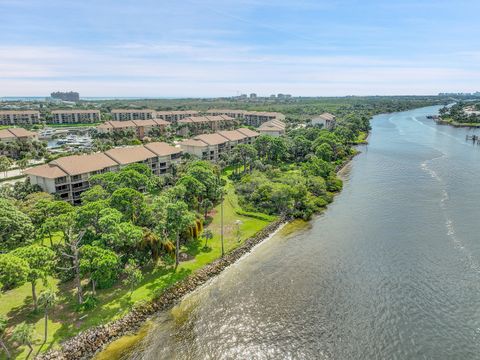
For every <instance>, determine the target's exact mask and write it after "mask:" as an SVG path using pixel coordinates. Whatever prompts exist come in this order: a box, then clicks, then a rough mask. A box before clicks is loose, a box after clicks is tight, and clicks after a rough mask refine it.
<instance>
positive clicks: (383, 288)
mask: <svg viewBox="0 0 480 360" xmlns="http://www.w3.org/2000/svg"><path fill="white" fill-rule="evenodd" d="M437 111H438V107H429V108H422V109H416V110H413V111H407V112H402V113H395V114H387V115H380V116H376V117H375V118H374V119H373V120H372V126H373V130H372V132H371V136H370V138H369V145H367V146H364V147H362V148H361V151H362V154H361V155H359V156H357V157H356V158H355V159H354V160H353V161H352V163H351V164H350V165H349V166H348V167H347V168H346V169H345V171H344V174H343V176H344V177H345V184H344V190H343V191H342V193H341V194H340V195H338V196H337V197H336V199H335V201H334V203H333V204H332V205H331V206H330V207H329V209H328V211H326V212H325V213H324V214H323V215H321V216H318V217H317V218H315V219H314V220H313V221H311V222H309V223H306V224H299V223H294V224H293V225H290V226H287V227H285V228H284V229H283V230H282V231H280V232H279V233H278V234H277V235H275V236H274V237H273V238H272V239H270V240H268V241H267V242H266V243H264V244H262V245H260V246H259V247H258V248H257V249H255V251H254V252H253V253H252V254H250V255H249V256H248V257H246V258H244V259H242V260H241V261H240V262H238V263H236V264H235V265H233V266H231V267H230V268H229V269H227V270H226V271H225V272H224V273H223V274H222V275H221V276H219V277H218V278H216V279H214V280H213V281H211V282H210V283H209V284H208V285H206V286H204V287H202V288H201V289H199V290H198V291H196V292H194V293H192V294H191V295H189V296H187V297H186V298H185V299H184V300H183V301H182V303H181V304H179V305H178V306H176V307H175V308H174V309H173V310H171V311H168V312H165V313H162V314H159V315H158V317H156V318H155V319H154V320H153V324H152V325H150V328H149V331H148V334H147V335H146V337H145V338H144V340H143V341H142V342H141V343H140V345H138V346H137V347H136V348H135V349H134V351H133V352H129V354H128V355H126V354H125V355H124V356H123V358H124V359H132V360H137V359H152V360H153V359H342V360H343V359H480V291H479V290H480V206H479V205H480V186H479V185H480V181H479V176H480V146H477V145H472V144H471V143H468V142H466V140H465V135H466V134H467V133H474V131H477V130H468V129H458V128H452V127H448V126H439V125H436V124H435V123H434V122H433V121H431V120H428V119H427V118H426V115H429V114H435V113H436V112H437Z"/></svg>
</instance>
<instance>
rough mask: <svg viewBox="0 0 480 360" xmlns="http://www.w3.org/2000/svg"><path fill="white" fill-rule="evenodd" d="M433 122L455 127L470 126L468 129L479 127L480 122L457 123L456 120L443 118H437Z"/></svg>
mask: <svg viewBox="0 0 480 360" xmlns="http://www.w3.org/2000/svg"><path fill="white" fill-rule="evenodd" d="M435 123H436V124H437V125H450V126H453V127H456V128H470V129H476V128H480V124H473V123H459V122H456V121H448V120H443V119H437V120H435Z"/></svg>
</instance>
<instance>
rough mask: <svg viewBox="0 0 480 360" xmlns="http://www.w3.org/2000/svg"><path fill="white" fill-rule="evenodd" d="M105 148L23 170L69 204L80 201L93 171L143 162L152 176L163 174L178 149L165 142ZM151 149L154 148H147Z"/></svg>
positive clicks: (38, 183) (31, 178)
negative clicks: (100, 150) (102, 150)
mask: <svg viewBox="0 0 480 360" xmlns="http://www.w3.org/2000/svg"><path fill="white" fill-rule="evenodd" d="M148 145H149V147H148V148H147V147H145V146H143V145H140V146H131V147H123V148H116V149H111V150H108V151H106V152H104V153H95V154H88V155H73V156H66V157H62V158H59V159H56V160H54V161H51V162H50V163H48V164H44V165H39V166H35V167H32V168H29V169H27V170H25V174H26V175H27V176H28V178H29V179H30V183H31V184H33V185H39V186H40V187H41V188H42V190H43V191H45V192H47V193H49V194H55V195H57V196H58V197H59V198H61V199H62V200H65V201H68V202H70V203H72V204H79V203H80V202H81V198H80V196H81V194H82V193H83V192H84V191H85V190H87V189H88V188H90V183H89V178H90V177H91V176H93V175H96V174H102V173H105V172H109V171H118V170H119V169H121V168H122V167H124V166H126V165H128V164H133V163H139V164H146V165H147V166H148V167H149V168H150V169H152V172H153V173H154V174H156V175H162V174H166V173H168V172H169V171H170V168H171V167H172V164H173V163H175V162H177V161H179V159H180V155H181V152H182V151H181V149H179V148H176V147H173V146H170V145H168V144H166V143H150V144H148ZM150 149H154V150H150Z"/></svg>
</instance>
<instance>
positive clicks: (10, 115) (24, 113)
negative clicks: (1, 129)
mask: <svg viewBox="0 0 480 360" xmlns="http://www.w3.org/2000/svg"><path fill="white" fill-rule="evenodd" d="M38 123H40V112H39V111H36V110H0V125H32V124H38Z"/></svg>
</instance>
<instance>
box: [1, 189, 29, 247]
mask: <svg viewBox="0 0 480 360" xmlns="http://www.w3.org/2000/svg"><path fill="white" fill-rule="evenodd" d="M33 232H34V231H33V225H32V222H31V221H30V218H29V217H28V216H27V215H25V214H24V213H23V212H21V211H20V210H19V209H18V208H17V207H16V206H15V205H13V203H12V202H11V201H9V200H7V199H1V198H0V252H5V251H8V250H12V249H15V248H17V247H19V246H23V245H27V244H28V243H30V242H32V235H33Z"/></svg>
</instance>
